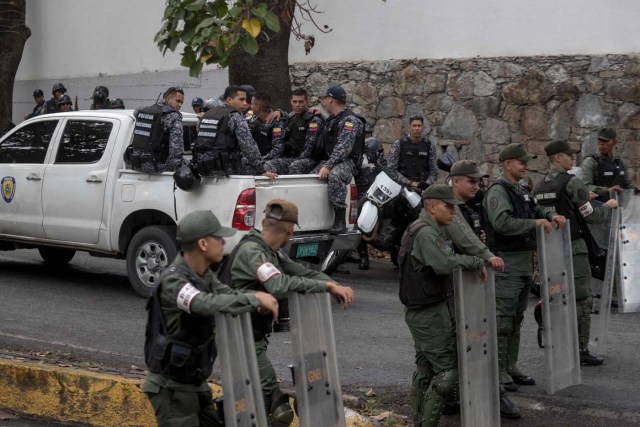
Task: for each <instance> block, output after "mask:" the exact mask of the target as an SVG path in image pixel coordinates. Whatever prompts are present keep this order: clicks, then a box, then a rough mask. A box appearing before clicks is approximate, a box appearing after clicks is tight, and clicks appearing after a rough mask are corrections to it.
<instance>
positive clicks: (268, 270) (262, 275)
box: [256, 262, 282, 283]
mask: <svg viewBox="0 0 640 427" xmlns="http://www.w3.org/2000/svg"><path fill="white" fill-rule="evenodd" d="M278 274H282V273H280V270H278V269H277V268H276V266H275V265H273V264H271V263H270V262H265V263H264V264H262V265H261V266H260V267H258V271H256V277H257V278H258V280H259V281H260V282H261V283H266V282H268V281H269V279H271V278H272V277H273V276H277V275H278Z"/></svg>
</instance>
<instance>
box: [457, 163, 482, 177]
mask: <svg viewBox="0 0 640 427" xmlns="http://www.w3.org/2000/svg"><path fill="white" fill-rule="evenodd" d="M451 176H468V177H470V178H488V177H489V175H486V174H483V173H482V172H480V168H479V167H478V165H477V164H476V162H474V161H473V160H459V161H457V162H455V163H454V164H453V166H451Z"/></svg>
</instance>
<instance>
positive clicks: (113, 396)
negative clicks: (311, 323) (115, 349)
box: [0, 359, 372, 427]
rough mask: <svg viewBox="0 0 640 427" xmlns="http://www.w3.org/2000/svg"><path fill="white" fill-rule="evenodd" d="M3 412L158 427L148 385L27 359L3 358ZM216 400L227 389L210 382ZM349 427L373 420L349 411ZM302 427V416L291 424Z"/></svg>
mask: <svg viewBox="0 0 640 427" xmlns="http://www.w3.org/2000/svg"><path fill="white" fill-rule="evenodd" d="M0 378H1V380H0V409H6V410H10V411H13V412H17V413H22V414H25V415H29V416H36V417H42V418H47V419H50V420H55V421H59V422H68V423H83V424H88V425H91V426H95V427H110V426H114V425H116V426H122V427H125V426H128V427H147V426H148V427H154V426H156V420H155V416H154V413H153V408H152V407H151V404H150V403H149V400H148V399H147V397H146V396H145V394H144V393H142V392H141V391H140V387H141V386H142V383H143V381H142V380H139V379H127V378H124V377H122V376H119V375H112V374H103V373H98V372H93V371H90V370H83V369H79V368H66V367H59V366H53V365H46V364H42V363H35V362H31V361H27V360H10V361H9V360H3V359H0ZM210 385H211V390H212V391H213V395H214V397H218V396H220V395H221V394H222V388H221V387H220V386H218V385H217V384H210ZM345 418H346V419H347V426H349V427H370V426H372V424H371V421H369V420H368V419H367V418H366V417H363V416H362V415H360V414H358V413H357V412H355V411H353V410H351V409H348V408H345ZM291 426H292V427H297V426H298V419H297V418H296V419H295V420H294V422H293V424H292V425H291Z"/></svg>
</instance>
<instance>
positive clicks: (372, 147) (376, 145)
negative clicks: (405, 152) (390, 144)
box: [364, 138, 382, 154]
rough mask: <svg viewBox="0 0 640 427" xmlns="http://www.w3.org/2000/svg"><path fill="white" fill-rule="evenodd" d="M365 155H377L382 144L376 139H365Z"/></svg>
mask: <svg viewBox="0 0 640 427" xmlns="http://www.w3.org/2000/svg"><path fill="white" fill-rule="evenodd" d="M364 151H365V153H371V154H373V153H378V152H380V151H382V144H380V141H378V140H377V139H376V138H367V140H366V141H365V142H364Z"/></svg>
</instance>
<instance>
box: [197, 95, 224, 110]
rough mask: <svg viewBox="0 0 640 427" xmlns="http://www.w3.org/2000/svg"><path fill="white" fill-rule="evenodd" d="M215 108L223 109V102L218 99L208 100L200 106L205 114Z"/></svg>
mask: <svg viewBox="0 0 640 427" xmlns="http://www.w3.org/2000/svg"><path fill="white" fill-rule="evenodd" d="M215 107H224V102H222V100H221V99H220V98H209V99H207V100H206V101H205V102H204V104H202V111H204V112H205V113H206V112H207V111H209V110H211V109H212V108H215Z"/></svg>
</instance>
